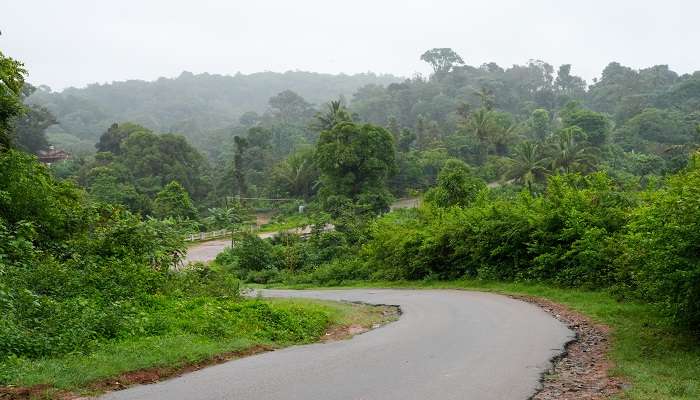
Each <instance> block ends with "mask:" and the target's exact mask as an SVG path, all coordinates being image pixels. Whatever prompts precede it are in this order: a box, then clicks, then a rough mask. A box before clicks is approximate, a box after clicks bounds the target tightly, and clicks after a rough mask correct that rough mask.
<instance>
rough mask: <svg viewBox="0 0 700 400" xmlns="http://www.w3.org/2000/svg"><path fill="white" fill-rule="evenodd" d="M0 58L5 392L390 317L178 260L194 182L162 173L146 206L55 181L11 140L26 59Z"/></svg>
mask: <svg viewBox="0 0 700 400" xmlns="http://www.w3.org/2000/svg"><path fill="white" fill-rule="evenodd" d="M0 57H2V58H0V67H1V68H2V70H1V71H0V72H2V73H1V74H0V79H2V83H1V84H0V90H2V92H1V93H0V94H2V97H0V100H2V103H0V106H1V107H2V108H1V111H2V113H0V116H1V117H2V118H3V119H2V120H0V171H2V174H0V315H2V319H0V397H3V398H5V396H6V395H7V396H10V398H12V396H14V394H16V393H17V392H16V390H15V389H13V387H17V386H20V387H22V386H24V387H27V386H30V387H34V388H35V389H36V390H37V392H32V393H33V394H35V395H42V392H45V391H47V392H49V395H50V393H51V392H52V391H54V390H57V389H63V390H83V389H88V390H89V389H90V388H91V385H93V384H95V383H96V382H99V381H100V380H103V379H106V378H112V377H115V376H118V375H119V374H122V373H124V372H129V371H134V370H141V369H148V368H156V367H157V368H178V367H180V366H186V365H187V364H190V363H197V362H203V361H204V362H206V361H207V360H208V359H211V358H212V357H215V356H218V355H220V354H222V353H231V352H245V351H247V350H250V349H255V348H257V347H260V346H263V347H264V348H275V347H281V346H286V345H290V344H296V343H309V342H312V341H317V340H319V339H320V338H321V337H322V336H323V335H324V333H325V332H326V331H327V330H328V329H331V328H338V327H339V326H344V325H351V324H360V325H362V326H365V325H369V326H371V325H374V324H376V323H380V322H382V320H383V314H382V313H381V310H375V309H374V308H372V307H369V306H367V307H364V306H355V305H342V304H336V303H321V302H311V301H292V300H274V301H272V300H259V299H245V298H243V297H242V296H241V294H240V292H239V281H238V280H237V279H236V278H235V277H234V276H233V275H232V274H229V273H225V272H222V271H218V270H216V269H212V268H209V267H207V266H204V265H198V266H191V267H189V268H187V269H184V270H179V268H178V267H179V266H180V265H181V261H182V257H183V255H184V250H185V245H184V236H185V233H186V232H188V229H189V228H188V224H187V223H183V221H188V220H192V219H191V218H193V216H194V215H195V214H196V210H195V209H194V207H193V205H192V202H191V200H190V198H189V196H188V195H187V191H186V189H185V188H184V187H183V186H181V185H180V184H179V183H177V182H171V183H168V184H165V186H164V188H163V189H162V190H161V191H159V192H158V193H157V195H156V196H155V198H154V200H153V202H152V206H153V208H152V210H153V212H154V214H153V215H152V216H146V217H144V216H142V215H140V214H139V213H137V212H136V211H130V210H129V209H127V208H128V207H127V206H126V205H123V204H110V202H108V199H104V198H102V199H100V198H96V197H95V196H93V195H91V194H90V193H89V192H86V191H85V190H84V189H82V188H80V187H79V186H77V185H76V184H75V183H74V182H72V181H69V180H59V179H57V178H56V177H55V176H54V175H53V174H52V173H51V170H50V169H49V168H48V167H46V166H45V165H43V164H41V163H39V162H38V161H37V159H36V158H35V157H34V156H32V155H29V154H27V153H25V152H23V151H21V150H18V149H17V148H15V147H14V145H13V140H12V139H13V137H12V135H11V130H10V129H9V128H8V127H12V124H10V123H9V122H11V120H12V118H14V117H15V115H16V114H19V113H21V112H22V110H23V108H22V106H21V104H20V102H19V91H20V89H21V88H22V80H23V74H24V71H23V69H22V65H21V64H20V63H18V62H16V61H14V60H12V59H10V58H5V57H3V56H1V55H0ZM139 135H140V137H141V138H142V139H143V138H148V135H147V134H145V133H144V134H139ZM175 143H180V142H179V141H178V140H176V141H175ZM140 149H141V150H143V147H140ZM108 186H109V185H108ZM112 189H115V188H112ZM116 193H118V194H123V192H122V191H121V190H119V189H118V188H117V191H116ZM137 198H138V196H137Z"/></svg>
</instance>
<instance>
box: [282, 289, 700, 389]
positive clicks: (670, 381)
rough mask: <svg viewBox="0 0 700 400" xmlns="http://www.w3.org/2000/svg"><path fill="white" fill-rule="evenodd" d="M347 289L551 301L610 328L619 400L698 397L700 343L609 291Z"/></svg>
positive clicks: (649, 309)
mask: <svg viewBox="0 0 700 400" xmlns="http://www.w3.org/2000/svg"><path fill="white" fill-rule="evenodd" d="M306 287H309V286H306ZM344 287H384V288H419V289H473V290H480V291H491V292H497V293H504V294H524V295H532V296H538V297H543V298H546V299H550V300H552V301H555V302H557V303H560V304H565V305H567V306H568V307H570V308H571V309H573V310H576V311H578V312H581V313H583V314H585V315H588V316H589V317H591V318H592V319H593V320H595V321H597V322H600V323H603V324H605V325H608V326H609V327H611V328H612V349H611V352H610V359H611V360H612V361H613V362H614V364H615V368H614V369H613V370H612V374H613V375H614V376H617V377H620V378H622V379H623V380H624V381H625V382H627V383H629V387H627V388H626V389H625V390H624V391H623V392H622V393H621V394H620V395H619V398H620V399H629V400H652V399H653V400H660V399H663V400H666V399H669V400H671V399H673V400H676V399H677V400H681V399H683V400H691V399H692V400H697V399H700V343H698V341H697V339H694V338H692V337H690V336H689V335H687V334H684V333H682V332H679V331H678V330H676V329H675V328H673V327H672V326H671V325H670V324H669V323H668V322H667V321H665V320H664V319H663V318H661V317H660V316H659V314H658V313H657V312H656V311H655V310H654V309H653V308H652V307H651V306H649V305H646V304H639V303H635V302H620V301H617V300H615V299H614V298H613V297H612V296H610V295H609V294H607V293H605V292H591V291H584V290H576V289H558V288H552V287H548V286H544V285H532V284H524V283H500V282H482V281H471V280H462V281H452V282H357V283H353V284H350V285H348V286H344ZM294 288H302V286H294Z"/></svg>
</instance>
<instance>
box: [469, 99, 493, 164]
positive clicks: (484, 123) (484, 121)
mask: <svg viewBox="0 0 700 400" xmlns="http://www.w3.org/2000/svg"><path fill="white" fill-rule="evenodd" d="M464 129H465V130H466V131H467V132H468V133H469V134H471V135H472V136H474V137H475V138H476V139H477V140H478V141H479V160H478V163H479V164H482V163H483V162H484V161H486V155H487V154H488V150H489V145H490V143H491V139H492V137H493V136H494V133H495V132H497V131H498V130H499V127H498V124H497V121H496V119H495V118H494V114H493V112H491V111H489V110H487V109H486V108H484V107H481V108H479V109H478V110H476V111H475V112H473V113H472V114H471V115H470V116H469V119H467V120H466V121H465V123H464Z"/></svg>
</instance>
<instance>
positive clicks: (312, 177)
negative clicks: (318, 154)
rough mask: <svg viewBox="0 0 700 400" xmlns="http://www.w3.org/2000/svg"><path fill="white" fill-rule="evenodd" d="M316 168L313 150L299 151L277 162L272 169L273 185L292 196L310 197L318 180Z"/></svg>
mask: <svg viewBox="0 0 700 400" xmlns="http://www.w3.org/2000/svg"><path fill="white" fill-rule="evenodd" d="M318 175H319V173H318V169H316V166H315V165H314V162H313V152H311V151H300V152H297V153H295V154H292V155H291V156H289V158H287V159H286V160H284V161H282V162H280V163H279V164H277V166H276V167H275V170H274V177H275V182H276V183H275V185H276V186H278V188H280V189H282V190H284V191H285V192H286V193H288V194H290V195H292V196H302V197H304V198H308V197H310V196H311V195H312V194H313V192H314V189H315V187H316V184H317V182H318Z"/></svg>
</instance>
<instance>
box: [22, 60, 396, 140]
mask: <svg viewBox="0 0 700 400" xmlns="http://www.w3.org/2000/svg"><path fill="white" fill-rule="evenodd" d="M400 80H401V78H398V77H395V76H391V75H376V74H373V73H363V74H355V75H345V74H340V75H331V74H321V73H313V72H302V71H289V72H285V73H276V72H260V73H254V74H250V75H244V74H240V73H239V74H236V75H234V76H230V75H215V74H208V73H203V74H198V75H194V74H192V73H190V72H183V73H182V74H181V75H180V76H179V77H177V78H174V79H168V78H160V79H158V80H156V81H154V82H146V81H141V80H129V81H125V82H114V83H110V84H104V85H100V84H93V85H89V86H87V87H85V88H79V89H77V88H69V89H66V90H63V91H61V92H50V91H47V90H41V89H40V90H37V91H36V92H35V93H34V94H33V95H32V96H31V98H30V99H29V100H30V102H32V103H35V104H38V105H42V106H45V107H46V108H48V110H49V111H51V113H52V114H53V115H55V117H56V118H57V120H58V122H59V125H60V129H61V130H62V131H64V132H65V133H69V134H71V135H74V136H77V137H78V138H80V139H84V140H87V141H90V142H92V143H94V142H96V141H97V139H98V138H99V136H100V135H101V134H102V133H104V132H105V130H107V128H108V127H109V126H110V125H111V124H112V123H114V122H118V121H132V122H135V123H139V124H141V125H143V126H146V127H148V128H150V129H153V130H155V131H158V132H181V133H185V134H186V135H187V136H191V135H197V134H198V133H201V132H206V131H211V130H214V129H219V128H222V127H225V126H228V125H230V124H233V123H237V122H238V118H239V117H240V116H241V115H242V114H243V113H244V112H246V111H257V112H263V111H265V110H266V108H267V105H268V100H269V99H270V97H272V96H274V95H276V94H278V93H280V92H282V91H285V90H292V91H294V92H296V93H298V94H299V95H301V96H302V97H304V99H306V100H307V101H309V102H311V103H316V104H321V103H325V102H327V101H329V100H331V99H337V98H338V97H339V96H345V97H348V98H349V97H350V96H352V94H353V93H354V92H355V91H356V90H357V89H358V88H360V87H362V86H365V85H368V84H379V85H387V84H390V83H392V82H397V81H400ZM52 130H53V131H55V130H56V129H55V128H52Z"/></svg>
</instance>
